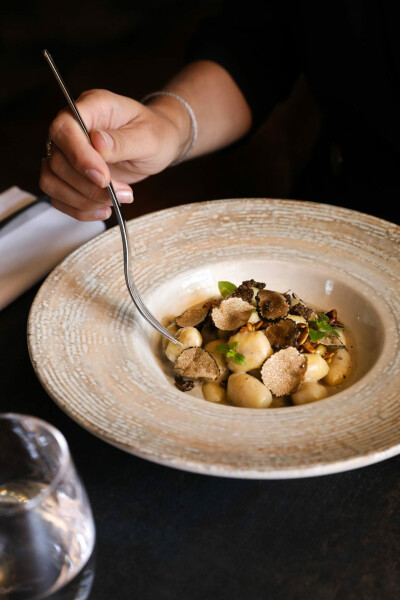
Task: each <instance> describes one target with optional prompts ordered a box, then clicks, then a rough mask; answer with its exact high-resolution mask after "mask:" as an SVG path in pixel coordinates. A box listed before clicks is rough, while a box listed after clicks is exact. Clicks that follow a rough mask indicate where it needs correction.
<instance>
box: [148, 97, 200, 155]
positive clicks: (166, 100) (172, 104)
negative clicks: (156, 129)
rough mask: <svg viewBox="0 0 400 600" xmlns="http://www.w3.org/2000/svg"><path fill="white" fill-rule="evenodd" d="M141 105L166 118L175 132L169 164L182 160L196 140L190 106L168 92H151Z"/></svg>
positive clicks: (194, 120) (194, 119)
mask: <svg viewBox="0 0 400 600" xmlns="http://www.w3.org/2000/svg"><path fill="white" fill-rule="evenodd" d="M142 103H143V104H146V106H148V107H149V108H151V109H152V110H153V111H155V112H158V113H159V114H161V115H162V116H163V117H164V118H166V119H167V120H168V121H169V123H170V124H171V125H172V126H173V128H174V130H175V132H176V143H175V144H174V156H173V158H172V160H171V162H170V164H171V165H174V164H177V163H179V162H181V161H182V160H184V159H185V158H186V157H187V156H188V155H189V154H190V153H191V151H192V149H193V146H194V145H195V143H196V140H197V121H196V117H195V115H194V112H193V110H192V108H191V106H190V105H189V104H188V103H187V102H186V100H184V98H182V97H181V96H179V95H178V94H175V93H174V92H171V91H168V90H163V91H159V92H153V93H152V94H149V95H147V96H145V97H144V98H143V100H142Z"/></svg>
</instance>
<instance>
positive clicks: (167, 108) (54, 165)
mask: <svg viewBox="0 0 400 600" xmlns="http://www.w3.org/2000/svg"><path fill="white" fill-rule="evenodd" d="M165 89H166V90H168V91H171V92H174V93H175V94H178V95H179V96H181V97H182V98H184V99H185V100H186V102H188V104H189V105H190V106H191V107H192V109H193V111H194V114H195V116H196V120H197V124H198V138H197V141H196V144H195V146H194V148H193V149H192V151H191V153H190V158H192V157H196V156H200V155H202V154H206V153H209V152H212V151H214V150H218V149H219V148H222V147H224V146H227V145H229V144H231V143H233V142H234V141H236V140H238V139H239V138H241V137H242V136H243V135H245V134H246V133H247V132H248V131H249V129H250V127H251V123H252V115H251V111H250V107H249V105H248V104H247V102H246V100H245V98H244V96H243V94H242V92H241V90H240V89H239V87H238V86H237V84H236V83H235V81H234V80H233V79H232V77H231V76H230V75H229V73H228V72H227V71H226V70H225V69H224V68H223V67H221V66H220V65H218V64H217V63H214V62H211V61H197V62H194V63H191V64H189V65H188V66H186V67H185V68H184V69H183V70H182V71H180V72H179V73H178V74H177V75H176V76H175V77H174V78H173V79H172V80H171V81H169V83H168V84H167V85H166V86H165ZM76 105H77V108H78V110H79V112H80V114H81V116H82V119H83V121H84V123H85V124H86V127H87V129H88V131H89V133H90V139H91V142H92V145H91V144H89V143H88V140H87V138H86V136H85V134H84V133H83V132H82V130H81V129H80V127H79V125H78V123H77V122H76V120H75V118H74V117H73V116H72V114H71V112H70V110H69V109H64V110H62V111H61V112H60V113H59V114H58V115H57V116H56V118H55V119H54V120H53V121H52V123H51V124H50V128H49V136H50V137H51V139H52V141H53V146H52V151H51V155H50V156H49V157H46V158H45V159H44V160H43V163H42V169H41V175H40V182H39V184H40V187H41V189H42V190H43V192H44V193H46V194H48V195H49V196H50V197H51V201H52V204H53V206H54V207H55V208H57V209H59V210H60V211H62V212H64V213H66V214H68V215H70V216H72V217H74V218H76V219H78V220H80V221H94V220H105V219H107V218H109V217H110V215H111V204H112V203H111V200H110V198H109V195H108V192H107V190H106V189H105V188H106V187H107V186H108V184H109V183H110V181H112V183H113V185H114V189H115V192H116V195H117V198H118V200H119V201H120V202H121V203H124V202H132V201H133V194H132V188H131V186H130V184H134V183H136V182H138V181H141V180H142V179H145V178H146V177H148V176H149V175H153V174H155V173H159V172H160V171H162V170H163V169H165V168H166V167H168V166H169V165H171V163H174V162H175V161H176V160H178V159H180V158H181V157H182V156H184V155H185V152H186V151H187V149H188V148H189V147H190V144H191V140H192V136H193V129H192V123H191V119H190V115H189V113H188V111H187V109H186V108H185V106H184V105H183V104H182V103H181V102H179V101H178V100H176V98H173V97H170V96H165V95H162V96H157V97H155V98H153V99H151V100H149V102H148V103H146V105H143V104H141V103H140V102H137V101H136V100H133V99H131V98H127V97H125V96H120V95H118V94H114V93H112V92H109V91H107V90H89V91H87V92H84V93H83V94H82V95H81V96H80V97H79V98H78V100H77V101H76Z"/></svg>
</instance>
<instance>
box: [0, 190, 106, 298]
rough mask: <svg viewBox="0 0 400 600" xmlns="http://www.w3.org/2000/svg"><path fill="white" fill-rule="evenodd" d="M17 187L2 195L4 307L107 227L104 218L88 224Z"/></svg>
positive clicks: (0, 239)
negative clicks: (21, 210) (35, 201)
mask: <svg viewBox="0 0 400 600" xmlns="http://www.w3.org/2000/svg"><path fill="white" fill-rule="evenodd" d="M33 199H34V196H32V194H29V193H28V192H25V191H23V190H21V189H20V188H18V187H16V186H14V187H12V188H10V189H9V190H6V192H4V193H3V194H0V310H1V309H3V308H4V307H6V306H7V305H8V304H10V303H11V302H12V301H13V300H15V299H16V298H17V297H18V296H20V295H21V294H23V293H24V292H25V291H27V290H28V289H29V288H30V287H32V286H33V285H34V284H35V283H37V282H38V281H40V280H41V279H42V278H43V277H45V276H46V275H47V274H48V273H49V272H50V271H51V270H52V269H53V268H54V267H55V266H56V265H57V264H58V263H59V262H60V261H61V260H62V259H63V258H65V257H66V256H67V255H68V254H70V253H71V252H72V251H73V250H75V249H76V248H78V247H79V246H81V245H82V244H83V243H84V242H87V241H88V240H90V239H91V238H93V237H95V236H96V235H99V234H100V233H102V232H103V231H104V230H105V224H104V222H103V221H93V222H90V223H84V222H81V221H77V220H75V219H73V218H72V217H69V216H68V215H65V214H63V213H61V212H60V211H58V210H56V209H55V208H53V207H52V206H51V205H50V204H49V203H48V202H46V201H45V200H43V201H39V202H37V203H35V204H33V205H32V206H30V207H28V208H26V209H25V210H24V211H23V212H22V213H19V214H18V215H16V216H15V217H14V218H13V219H11V220H8V221H7V222H6V224H4V225H3V227H1V225H2V224H1V221H2V220H4V219H5V218H7V217H8V218H9V216H10V215H11V214H12V213H13V211H17V210H20V209H21V208H22V207H24V206H27V205H29V204H31V203H32V201H33Z"/></svg>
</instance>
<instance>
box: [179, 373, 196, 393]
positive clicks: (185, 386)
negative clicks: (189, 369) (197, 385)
mask: <svg viewBox="0 0 400 600" xmlns="http://www.w3.org/2000/svg"><path fill="white" fill-rule="evenodd" d="M175 385H176V387H177V388H178V390H181V392H190V390H192V389H193V387H194V382H193V381H192V380H191V379H184V378H183V377H181V376H180V375H175Z"/></svg>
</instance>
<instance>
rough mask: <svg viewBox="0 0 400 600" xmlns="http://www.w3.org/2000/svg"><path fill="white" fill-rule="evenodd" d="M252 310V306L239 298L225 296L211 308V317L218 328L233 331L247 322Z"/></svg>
mask: <svg viewBox="0 0 400 600" xmlns="http://www.w3.org/2000/svg"><path fill="white" fill-rule="evenodd" d="M253 310H254V308H253V306H252V305H251V304H249V303H248V302H245V301H244V300H242V299H241V298H226V299H225V300H222V302H221V304H220V305H219V306H218V307H215V308H213V310H212V313H211V317H212V319H213V321H214V323H215V325H216V327H218V329H222V331H233V330H234V329H238V327H242V325H244V324H245V323H247V321H248V320H249V319H250V317H251V314H252V312H253Z"/></svg>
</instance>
